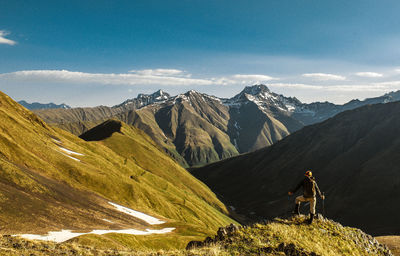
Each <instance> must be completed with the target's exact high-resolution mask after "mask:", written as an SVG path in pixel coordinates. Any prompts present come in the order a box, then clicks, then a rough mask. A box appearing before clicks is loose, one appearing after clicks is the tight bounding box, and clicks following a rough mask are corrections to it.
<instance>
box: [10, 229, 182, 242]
mask: <svg viewBox="0 0 400 256" xmlns="http://www.w3.org/2000/svg"><path fill="white" fill-rule="evenodd" d="M174 229H175V228H163V229H159V230H153V229H146V230H137V229H121V230H92V231H91V232H88V233H74V232H72V231H71V230H64V229H63V230H61V231H51V232H49V233H48V234H47V235H32V234H23V235H17V236H20V237H22V238H26V239H34V240H42V241H53V242H56V243H61V242H65V241H67V240H69V239H71V238H74V237H77V236H81V235H87V234H96V235H104V234H108V233H118V234H129V235H151V234H165V233H169V232H171V231H172V230H174Z"/></svg>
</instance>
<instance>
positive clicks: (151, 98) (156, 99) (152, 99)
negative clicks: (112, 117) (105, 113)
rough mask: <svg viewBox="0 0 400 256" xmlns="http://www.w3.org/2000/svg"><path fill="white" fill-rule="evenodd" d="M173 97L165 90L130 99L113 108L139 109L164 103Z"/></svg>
mask: <svg viewBox="0 0 400 256" xmlns="http://www.w3.org/2000/svg"><path fill="white" fill-rule="evenodd" d="M170 97H171V96H170V95H169V94H168V93H166V92H164V91H163V90H158V91H156V92H155V93H153V94H142V93H141V94H139V95H138V96H137V98H134V99H129V100H126V101H124V102H122V103H121V104H119V105H116V106H113V108H129V109H138V108H142V107H144V106H147V105H150V104H153V103H162V102H165V101H166V100H168V99H169V98H170Z"/></svg>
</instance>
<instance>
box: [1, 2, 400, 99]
mask: <svg viewBox="0 0 400 256" xmlns="http://www.w3.org/2000/svg"><path fill="white" fill-rule="evenodd" d="M0 6H1V8H0V56H1V57H0V90H2V91H3V92H5V93H7V94H9V95H10V96H11V97H13V98H14V99H16V100H21V99H24V100H27V101H30V102H32V101H39V102H49V101H53V102H56V103H62V102H65V103H67V104H70V105H72V106H94V105H100V104H102V105H114V104H118V103H120V102H122V101H124V100H125V99H127V98H132V97H135V96H136V95H137V94H138V93H142V92H143V93H151V92H153V91H155V90H157V89H159V88H161V89H163V90H166V91H168V92H170V93H171V94H178V93H182V92H185V91H187V90H190V89H195V90H198V91H201V92H206V93H209V94H213V95H216V96H220V97H231V96H233V95H234V94H236V93H238V92H239V91H240V90H241V89H242V88H243V87H244V86H245V85H250V84H252V83H257V82H262V83H265V84H267V85H269V87H270V88H271V89H272V90H273V91H276V92H278V93H283V94H285V95H287V96H296V97H298V98H299V99H300V100H302V101H305V102H312V101H325V100H328V101H332V102H336V103H344V102H346V101H348V100H350V99H353V98H361V99H362V98H365V97H373V96H378V95H382V94H384V93H386V92H389V91H393V90H399V89H400V15H398V13H400V2H399V1H396V0H392V1H386V0H381V1H376V0H374V1H372V0H352V1H348V0H347V1H342V0H335V1H326V0H279V1H278V0H259V1H254V0H253V1H252V0H247V1H232V0H231V1H225V0H218V1H215V0H213V1H208V0H202V1H195V0H192V1H185V0H180V1H173V0H169V1H165V0H164V1H152V0H146V1H134V0H131V1H100V0H96V1H82V0H81V1H18V0H13V1H11V0H9V1H5V0H0Z"/></svg>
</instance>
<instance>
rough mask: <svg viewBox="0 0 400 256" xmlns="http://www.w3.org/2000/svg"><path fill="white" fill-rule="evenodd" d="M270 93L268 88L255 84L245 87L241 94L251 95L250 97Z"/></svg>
mask: <svg viewBox="0 0 400 256" xmlns="http://www.w3.org/2000/svg"><path fill="white" fill-rule="evenodd" d="M265 92H267V93H270V92H271V91H270V90H269V89H268V87H267V86H266V85H265V84H255V85H252V86H246V87H245V88H244V89H243V91H242V92H241V94H244V93H246V94H251V95H258V94H260V93H265Z"/></svg>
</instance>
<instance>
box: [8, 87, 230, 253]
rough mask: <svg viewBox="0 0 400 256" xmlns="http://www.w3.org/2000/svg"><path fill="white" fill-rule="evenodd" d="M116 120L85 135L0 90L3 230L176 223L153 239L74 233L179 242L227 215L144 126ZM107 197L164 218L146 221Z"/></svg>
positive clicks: (208, 230) (94, 238) (118, 241)
mask: <svg viewBox="0 0 400 256" xmlns="http://www.w3.org/2000/svg"><path fill="white" fill-rule="evenodd" d="M120 126H121V129H120V131H116V132H115V133H112V134H110V136H109V137H108V138H106V139H105V140H104V141H92V142H86V141H84V140H82V139H80V138H78V137H76V136H75V135H72V134H70V133H68V132H66V131H63V130H61V129H57V128H52V127H50V126H48V125H47V124H46V123H44V122H43V121H42V120H41V119H39V118H38V117H37V116H36V115H35V114H33V113H32V112H30V111H28V110H26V109H25V108H23V107H22V106H21V105H19V104H17V103H16V102H14V101H13V100H12V99H11V98H9V97H8V96H7V95H5V94H3V93H0V169H1V172H0V201H1V213H0V223H1V226H2V229H1V233H2V234H24V233H29V234H45V233H47V232H48V231H58V230H61V229H69V230H74V231H80V232H88V231H91V230H93V229H112V230H115V229H127V228H135V229H140V230H144V229H146V228H150V229H161V228H163V227H174V228H176V229H175V230H174V231H173V233H171V234H169V235H168V236H167V235H158V236H155V237H159V238H158V239H156V241H152V240H151V238H150V237H145V236H142V237H140V238H133V237H135V236H132V235H124V234H107V235H102V236H99V235H87V236H83V237H79V238H78V239H82V240H85V239H87V241H89V240H90V241H91V242H93V243H94V244H95V243H99V244H102V245H104V246H107V244H109V245H114V246H116V245H118V246H119V247H130V246H137V245H139V244H144V245H146V246H154V247H156V248H160V247H162V246H166V247H167V248H177V247H178V248H179V247H183V246H185V244H186V242H187V241H188V240H191V239H193V238H195V237H205V236H207V235H209V234H212V233H213V232H215V230H216V229H217V228H218V227H219V226H221V225H226V224H229V223H230V222H232V220H231V219H230V218H229V217H227V216H226V214H227V210H226V208H225V206H224V205H223V204H222V203H221V202H220V201H219V200H218V199H217V198H216V196H215V195H214V194H213V193H212V192H211V191H210V190H209V189H208V188H207V187H206V186H205V185H204V184H202V183H201V182H199V181H198V180H196V179H195V178H194V177H193V176H191V175H190V174H189V173H188V172H187V171H186V170H185V169H183V168H182V167H180V166H179V165H178V164H177V163H176V162H175V161H173V160H172V159H170V158H169V157H168V156H167V155H165V154H164V153H163V152H162V151H160V150H159V149H158V147H157V146H156V145H155V143H154V142H153V141H152V140H151V139H150V138H149V137H148V136H147V135H146V134H145V133H143V132H142V131H140V130H138V129H136V128H133V127H129V126H127V125H125V124H122V123H120ZM122 142H123V143H122ZM109 201H112V202H115V203H118V204H121V205H123V206H126V207H129V208H132V209H135V210H138V211H141V212H144V213H146V214H149V215H151V216H154V217H156V218H159V219H161V220H163V221H166V223H165V224H161V225H158V226H154V225H149V224H148V223H146V222H145V221H143V220H141V219H138V218H135V217H132V216H129V215H126V214H123V213H121V212H119V211H117V210H116V209H115V208H114V207H113V206H112V205H110V204H109V203H108V202H109ZM105 219H106V220H107V221H105ZM85 237H87V238H85ZM145 240H149V242H147V243H142V242H143V241H145ZM100 241H101V242H100Z"/></svg>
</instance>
